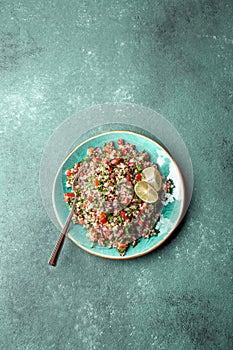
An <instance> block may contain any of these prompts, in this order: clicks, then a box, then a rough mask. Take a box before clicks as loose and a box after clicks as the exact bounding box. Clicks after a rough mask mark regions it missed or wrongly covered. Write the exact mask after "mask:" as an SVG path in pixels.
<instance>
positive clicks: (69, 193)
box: [64, 192, 75, 198]
mask: <svg viewBox="0 0 233 350" xmlns="http://www.w3.org/2000/svg"><path fill="white" fill-rule="evenodd" d="M64 196H65V197H68V198H73V197H75V194H74V193H71V192H66V193H65V194H64Z"/></svg>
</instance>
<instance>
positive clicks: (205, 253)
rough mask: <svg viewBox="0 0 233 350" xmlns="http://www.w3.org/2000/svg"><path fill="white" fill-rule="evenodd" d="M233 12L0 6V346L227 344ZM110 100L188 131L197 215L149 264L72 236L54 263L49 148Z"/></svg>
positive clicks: (169, 0)
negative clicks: (104, 252) (43, 192)
mask: <svg viewBox="0 0 233 350" xmlns="http://www.w3.org/2000/svg"><path fill="white" fill-rule="evenodd" d="M232 17H233V4H232V1H231V0H223V1H217V0H196V1H191V0H186V1H184V0H176V1H173V0H164V1H160V0H155V1H149V0H145V1H142V0H141V1H139V0H134V1H124V0H121V1H107V0H100V1H94V0H90V1H85V0H84V1H81V0H77V1H74V0H70V1H61V0H60V1H58V0H57V1H55V0H54V1H49V0H48V1H36V0H25V1H14V0H12V1H6V0H2V1H0V121H1V124H0V162H1V172H0V181H1V187H2V191H1V206H0V208H1V215H0V218H1V219H0V229H1V237H0V244H1V257H0V260H1V262H0V269H1V278H0V284H1V285H0V287H1V292H0V348H1V349H4V350H5V349H7V350H8V349H10V350H11V349H14V350H15V349H16V350H18V349H19V350H21V349H22V350H25V349H29V350H37V349H44V350H47V349H56V350H57V349H58V350H60V349H62V350H63V349H65V350H70V349H78V350H83V349H84V350H86V349H87V350H89V349H90V350H94V349H96V350H99V349H100V350H101V349H110V350H118V349H122V348H124V349H130V350H131V349H144V348H147V349H159V350H160V349H161V350H170V349H171V350H173V349H174V350H176V349H178V350H179V349H184V350H186V349H198V350H200V349H223V350H225V349H231V348H232V342H233V341H232V328H233V320H232V307H233V300H232V277H233V276H232V267H233V266H232V212H233V206H232V170H233V141H232V126H233V122H232V97H233V84H232V81H233V80H232V78H233V76H232V75H233V67H232V65H233V63H232V62H233V60H232V58H233V31H232ZM104 102H132V103H138V104H142V105H144V106H147V107H150V108H153V109H155V110H157V111H158V112H160V113H161V114H162V115H164V116H165V117H166V118H167V119H168V120H170V121H171V122H172V123H173V125H174V126H175V127H176V128H177V129H178V130H179V132H180V134H181V135H182V137H183V139H184V141H185V142H186V144H187V147H188V149H189V152H190V155H191V157H192V161H193V166H194V175H195V186H194V194H193V199H192V202H191V206H190V210H189V212H188V214H187V216H186V218H185V220H184V222H183V224H182V226H181V228H180V230H179V231H178V232H177V234H176V235H174V236H173V239H172V240H171V241H170V242H169V243H168V244H165V245H164V246H163V247H161V248H159V249H158V250H157V251H155V252H153V253H151V254H149V255H147V256H145V257H141V258H139V259H135V260H130V261H124V262H118V261H108V260H105V259H100V258H97V257H94V256H92V255H89V254H87V253H85V252H83V251H81V250H80V249H78V248H77V247H76V246H75V245H74V244H72V243H71V242H69V241H68V240H67V242H66V243H65V247H64V249H63V251H62V255H61V257H60V260H59V265H58V266H57V268H55V269H54V268H51V267H49V266H48V265H47V260H48V258H49V256H50V253H51V249H52V248H53V245H54V242H55V239H56V237H57V235H58V232H57V229H56V228H55V227H54V226H53V224H52V223H51V222H50V220H49V219H48V217H47V215H46V212H45V210H44V208H43V205H42V201H41V198H40V191H39V181H38V176H39V164H40V159H41V156H42V152H43V148H44V146H45V144H46V142H47V140H48V138H49V136H50V135H51V134H52V132H53V130H54V128H55V127H57V126H58V125H59V124H60V123H61V122H62V121H64V120H65V119H66V118H67V117H68V116H69V115H71V114H73V113H75V112H77V111H79V110H81V109H82V108H85V107H88V106H90V105H93V104H97V103H104ZM12 184H13V186H12Z"/></svg>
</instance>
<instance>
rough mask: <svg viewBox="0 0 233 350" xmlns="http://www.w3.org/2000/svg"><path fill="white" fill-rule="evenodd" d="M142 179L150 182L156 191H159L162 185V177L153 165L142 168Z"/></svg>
mask: <svg viewBox="0 0 233 350" xmlns="http://www.w3.org/2000/svg"><path fill="white" fill-rule="evenodd" d="M142 179H143V180H144V181H146V182H147V183H148V184H150V185H151V186H152V187H153V188H154V189H155V190H156V191H159V190H160V188H161V186H162V177H161V175H160V172H159V171H158V169H156V168H154V167H153V166H151V167H149V168H146V169H144V170H143V172H142Z"/></svg>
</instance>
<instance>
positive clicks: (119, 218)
mask: <svg viewBox="0 0 233 350" xmlns="http://www.w3.org/2000/svg"><path fill="white" fill-rule="evenodd" d="M117 218H118V220H119V221H120V223H121V224H122V222H123V220H122V218H121V216H120V215H118V217H117Z"/></svg>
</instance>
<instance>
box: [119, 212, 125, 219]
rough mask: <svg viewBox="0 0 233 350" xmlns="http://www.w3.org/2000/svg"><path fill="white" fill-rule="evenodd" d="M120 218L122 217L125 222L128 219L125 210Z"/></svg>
mask: <svg viewBox="0 0 233 350" xmlns="http://www.w3.org/2000/svg"><path fill="white" fill-rule="evenodd" d="M120 217H121V218H122V219H123V220H125V219H126V212H125V211H124V210H122V211H121V212H120Z"/></svg>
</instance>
